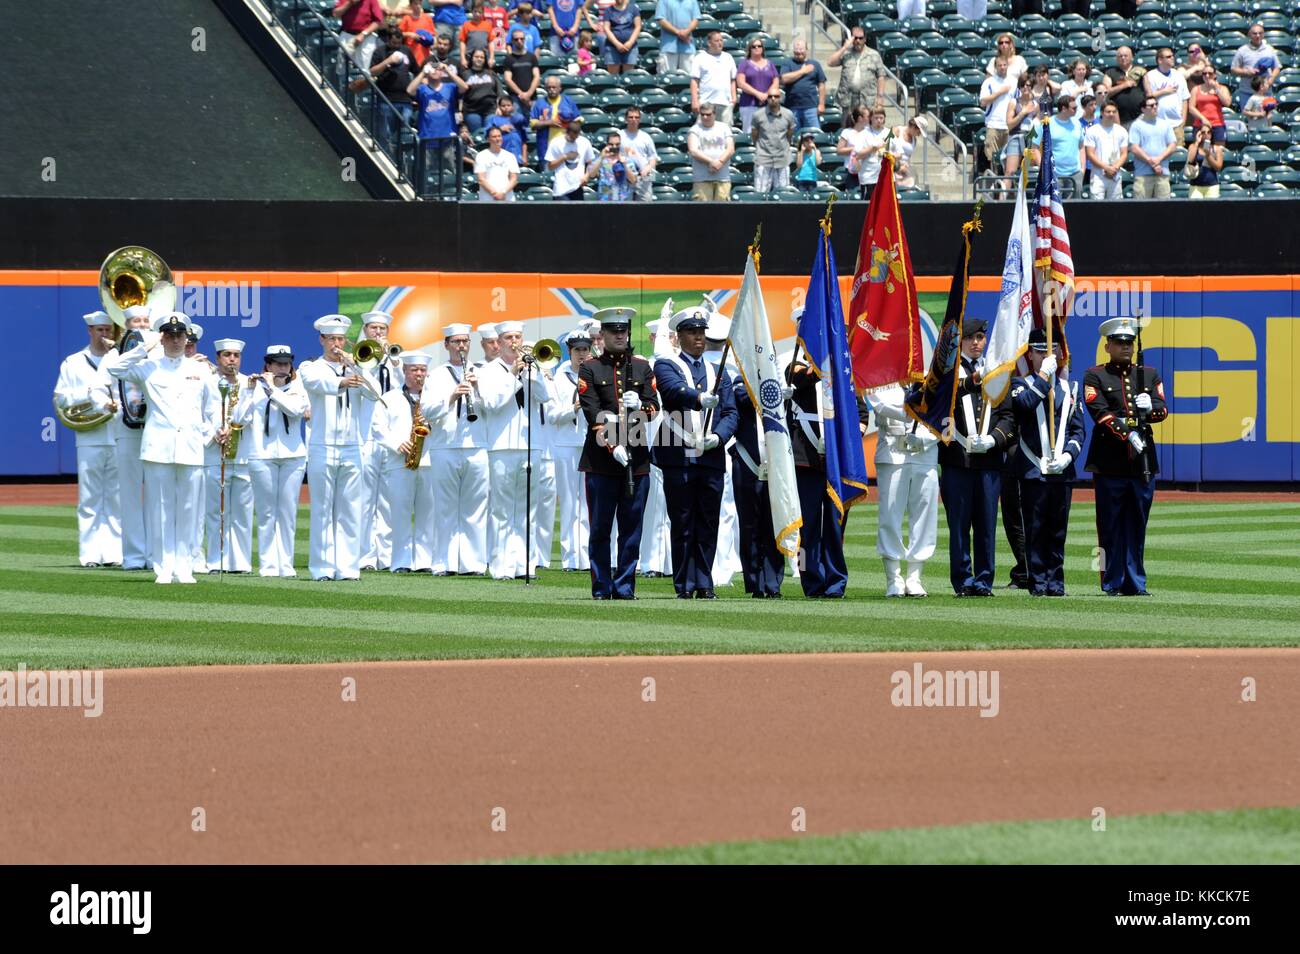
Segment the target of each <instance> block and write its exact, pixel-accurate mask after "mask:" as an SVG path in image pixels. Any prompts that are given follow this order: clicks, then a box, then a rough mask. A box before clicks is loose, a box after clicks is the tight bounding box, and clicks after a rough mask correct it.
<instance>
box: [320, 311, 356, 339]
mask: <svg viewBox="0 0 1300 954" xmlns="http://www.w3.org/2000/svg"><path fill="white" fill-rule="evenodd" d="M311 326H312V327H313V328H315V329H316V330H317V331H319V332H320V333H321V334H323V335H345V334H347V333H348V329H349V328H351V327H352V319H351V318H349V317H348V316H347V315H322V316H321V317H320V318H317V319H316V320H315V321H313V322H312V325H311Z"/></svg>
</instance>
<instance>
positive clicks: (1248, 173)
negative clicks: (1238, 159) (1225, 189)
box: [1219, 166, 1259, 189]
mask: <svg viewBox="0 0 1300 954" xmlns="http://www.w3.org/2000/svg"><path fill="white" fill-rule="evenodd" d="M1258 178H1259V173H1257V172H1255V170H1254V169H1247V168H1246V167H1244V166H1224V167H1223V171H1222V172H1220V173H1219V181H1220V182H1233V183H1236V184H1237V185H1239V186H1241V187H1242V188H1243V189H1253V188H1255V182H1256V181H1257V180H1258Z"/></svg>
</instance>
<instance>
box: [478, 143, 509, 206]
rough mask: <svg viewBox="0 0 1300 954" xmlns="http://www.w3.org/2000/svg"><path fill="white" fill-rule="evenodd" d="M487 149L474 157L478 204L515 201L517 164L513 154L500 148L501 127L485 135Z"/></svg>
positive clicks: (481, 150)
mask: <svg viewBox="0 0 1300 954" xmlns="http://www.w3.org/2000/svg"><path fill="white" fill-rule="evenodd" d="M487 141H488V147H487V148H486V149H480V150H479V151H478V155H476V156H475V157H474V176H475V178H477V179H478V199H479V201H480V202H513V201H515V184H516V183H517V182H518V181H519V162H518V161H517V160H516V159H515V157H514V153H511V152H507V151H506V150H504V149H502V148H501V127H500V126H493V127H492V128H491V129H489V130H488V133H487Z"/></svg>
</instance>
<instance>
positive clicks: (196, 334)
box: [177, 312, 203, 341]
mask: <svg viewBox="0 0 1300 954" xmlns="http://www.w3.org/2000/svg"><path fill="white" fill-rule="evenodd" d="M177 314H180V312H177ZM189 326H190V328H189V332H188V334H189V336H190V337H191V338H193V339H194V340H195V341H202V340H203V326H202V325H196V324H195V323H194V321H193V320H192V319H191V320H190V322H189Z"/></svg>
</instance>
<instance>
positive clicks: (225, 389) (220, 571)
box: [217, 379, 230, 582]
mask: <svg viewBox="0 0 1300 954" xmlns="http://www.w3.org/2000/svg"><path fill="white" fill-rule="evenodd" d="M217 389H218V390H219V391H220V392H221V428H222V430H225V427H226V405H227V404H229V403H230V397H229V395H230V385H229V384H227V383H226V382H225V380H224V379H222V380H221V382H220V383H219V384H218V385H217ZM226 440H227V441H229V440H230V436H229V435H226ZM219 447H220V450H221V542H220V544H219V545H218V548H217V552H218V558H217V559H218V562H217V580H218V582H222V581H224V580H225V579H226V445H225V444H221V445H219Z"/></svg>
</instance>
